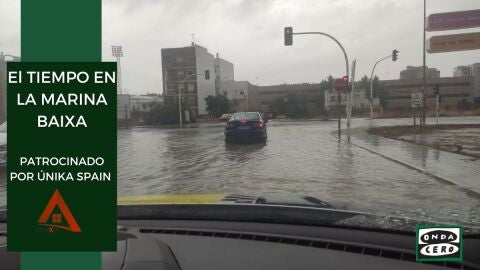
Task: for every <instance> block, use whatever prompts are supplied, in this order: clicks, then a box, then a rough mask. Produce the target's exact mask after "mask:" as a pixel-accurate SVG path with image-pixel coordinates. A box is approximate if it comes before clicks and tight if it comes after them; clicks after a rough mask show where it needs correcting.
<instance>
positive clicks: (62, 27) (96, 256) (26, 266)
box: [8, 0, 116, 270]
mask: <svg viewBox="0 0 480 270" xmlns="http://www.w3.org/2000/svg"><path fill="white" fill-rule="evenodd" d="M101 4H102V3H101V0H42V1H38V0H21V57H22V61H26V62H32V61H33V62H37V61H44V62H45V61H46V62H54V61H58V62H71V61H76V62H100V61H101V13H102V11H101ZM55 66H56V67H58V66H57V65H55ZM102 87H103V86H102ZM9 90H10V89H9ZM78 90H80V89H78V88H77V91H78ZM101 90H106V89H105V88H102V89H101ZM112 91H114V90H113V87H112ZM113 93H116V91H114V92H113ZM112 101H114V100H110V102H112ZM9 107H10V106H9ZM84 109H86V108H84ZM51 110H55V109H51ZM108 110H109V109H108ZM13 113H14V112H13ZM97 113H99V114H100V113H103V112H99V111H98V112H97ZM8 117H9V119H8V122H9V131H8V140H9V151H8V154H9V155H10V154H13V153H12V152H14V151H16V150H15V149H17V148H16V146H15V148H14V147H13V144H12V138H13V137H17V136H18V137H21V138H19V141H20V139H24V140H25V138H26V137H27V135H28V140H29V141H31V146H33V147H36V146H43V145H45V142H43V141H41V140H40V139H39V137H38V136H39V135H38V132H36V131H30V133H28V134H22V133H24V132H27V131H26V130H25V131H22V132H21V133H16V132H15V130H12V129H10V125H12V123H14V122H20V123H21V122H22V121H27V119H22V117H23V116H19V115H15V114H12V112H11V111H9V115H8ZM108 117H111V116H105V118H108ZM100 118H102V117H100ZM89 122H90V121H89ZM30 125H31V123H30ZM113 125H115V120H113V119H110V120H108V121H107V122H104V123H103V125H102V126H103V127H102V129H101V130H107V129H108V126H110V129H109V131H110V132H108V133H107V134H102V133H101V130H98V131H97V132H96V136H95V138H93V139H92V137H91V136H89V137H84V138H80V136H79V135H80V134H79V133H76V132H73V133H72V135H69V134H68V131H64V133H63V135H62V136H58V135H59V134H58V135H52V136H53V137H52V138H51V140H50V142H53V141H57V142H58V143H56V144H55V146H54V147H51V148H48V149H50V150H49V151H57V153H58V152H61V153H63V155H65V154H66V153H68V152H69V151H67V149H66V147H70V146H75V145H77V144H79V145H82V146H83V147H86V148H84V149H85V151H87V150H88V151H90V150H92V151H93V149H92V147H93V146H96V147H100V149H104V150H102V152H103V153H105V154H106V155H110V154H112V153H110V152H111V151H115V152H114V153H113V154H116V148H115V149H113V148H112V146H111V145H110V144H108V143H107V144H108V147H106V148H108V149H110V150H107V149H105V148H104V147H105V146H104V145H101V146H100V145H99V144H98V143H97V144H95V140H97V139H99V140H102V139H105V142H106V141H107V139H108V140H109V141H110V143H114V145H115V147H116V134H112V130H114V127H112V126H113ZM34 126H35V124H33V125H32V126H30V127H31V128H32V129H33V127H34ZM103 128H104V129H103ZM93 129H95V128H92V130H93ZM93 132H94V131H93ZM93 132H92V134H93ZM115 132H116V131H115ZM40 136H42V135H41V134H40ZM43 136H46V135H45V134H44V135H43ZM89 140H90V141H92V142H93V144H89V143H88V141H89ZM60 142H62V143H60ZM67 142H68V143H67ZM65 143H67V144H66V145H64V144H65ZM18 149H19V151H20V149H22V147H21V146H20V148H18ZM23 149H25V148H23ZM34 149H38V148H31V150H32V151H33V150H34ZM46 149H47V148H46ZM61 149H63V150H61ZM77 149H80V147H78V148H77ZM29 151H30V150H29ZM37 151H38V150H37ZM49 151H46V152H43V155H51V154H52V153H53V152H49ZM77 151H79V150H77ZM83 153H84V154H86V152H83ZM14 154H17V155H19V154H21V153H14ZM115 160H116V156H115ZM109 162H111V161H110V160H109ZM11 165H14V163H13V162H9V163H8V167H9V170H12V169H13V167H11ZM108 166H109V169H111V168H112V166H115V170H114V174H113V175H112V177H113V179H114V182H113V183H114V184H115V185H116V175H115V172H116V163H115V164H112V163H110V164H109V165H108ZM83 184H85V183H83ZM49 185H50V184H47V185H46V186H49ZM59 185H60V186H61V185H63V184H59ZM75 185H78V186H79V187H78V188H73V187H72V189H70V188H69V189H68V190H66V191H63V190H61V195H62V198H63V199H64V201H65V202H66V204H67V205H68V207H69V210H70V211H71V212H72V214H73V215H74V216H75V218H76V221H77V223H78V224H77V225H78V226H79V227H80V228H81V229H82V233H83V231H84V228H85V226H84V221H82V219H83V217H77V215H80V216H81V215H83V214H81V213H79V211H80V212H83V211H84V210H95V208H97V207H101V206H99V205H98V204H96V203H94V202H93V201H94V200H93V199H96V197H95V196H96V195H95V196H93V194H92V192H93V193H96V192H97V191H98V192H100V190H97V191H96V187H93V186H92V188H84V187H81V186H82V185H81V183H78V184H75ZM101 185H104V184H100V186H101ZM53 186H56V184H53V185H50V191H48V192H47V191H45V194H46V193H49V194H48V196H47V198H43V196H40V193H43V191H41V190H42V188H39V189H38V191H35V195H33V196H30V195H29V194H23V195H21V198H15V196H14V194H15V193H14V192H15V191H13V192H11V191H12V190H15V188H11V186H9V187H8V189H9V191H8V200H9V201H8V207H9V212H8V215H9V243H8V244H9V249H10V248H11V246H10V244H11V243H10V239H12V238H15V237H17V236H18V235H20V234H21V236H19V237H20V238H18V239H19V241H24V239H25V238H26V237H27V235H26V234H28V233H29V232H21V231H20V230H17V234H18V235H17V236H15V229H12V227H17V226H27V225H24V224H22V225H20V224H16V223H15V222H12V223H11V222H10V215H13V216H15V214H13V213H15V210H13V211H12V210H11V209H10V207H12V208H14V209H15V206H14V205H11V204H10V203H11V200H17V199H18V201H22V203H23V204H24V205H25V208H26V209H27V208H28V210H27V211H28V212H30V211H31V212H34V211H37V210H38V209H40V208H42V207H40V205H41V204H44V203H46V202H48V201H49V199H50V197H51V196H52V194H50V193H52V188H53ZM105 186H107V185H105ZM19 188H20V189H19V190H20V192H23V190H22V189H21V187H20V186H19ZM46 189H47V188H46ZM99 189H102V187H99ZM104 189H107V191H105V192H106V193H105V196H106V197H108V199H105V202H106V203H107V206H108V205H110V206H111V205H112V204H115V200H116V197H115V196H116V190H115V194H113V193H112V191H111V189H110V188H108V187H104ZM25 192H27V190H25ZM72 196H73V197H72ZM92 196H93V197H92ZM40 197H42V198H41V199H40ZM80 198H81V200H82V202H80V201H77V200H79V199H80ZM37 200H38V201H37ZM92 200H93V201H92ZM83 203H86V204H83ZM82 204H83V205H82ZM92 205H94V206H92ZM20 207H21V206H20ZM34 209H35V210H34ZM58 209H59V207H58V206H55V209H54V211H58ZM43 210H44V209H43ZM43 210H40V211H43ZM104 210H105V209H104ZM112 211H113V212H112ZM114 212H115V209H110V210H108V211H107V212H106V213H102V214H100V212H97V213H96V214H93V215H92V216H91V217H89V218H88V219H91V221H90V222H91V224H93V223H94V222H95V220H94V219H95V218H98V215H107V216H108V218H109V219H111V218H113V219H115V216H116V213H114ZM40 214H42V213H40ZM40 214H39V213H35V214H34V215H33V216H31V217H28V216H27V214H26V213H24V215H25V216H23V217H18V218H19V219H20V220H27V219H29V220H34V221H35V223H37V222H38V219H39V216H38V215H40ZM56 217H57V221H58V216H56ZM62 217H63V216H62ZM50 221H52V220H51V219H50V220H49V222H50ZM63 221H64V219H62V222H63ZM104 226H114V224H107V225H104ZM87 227H88V226H87ZM100 227H101V226H100ZM100 227H99V228H100ZM93 230H95V229H93ZM110 230H111V231H110V232H108V233H107V234H106V235H103V236H102V239H108V238H112V237H113V234H114V231H115V229H114V228H113V229H112V228H111V229H110ZM11 233H12V234H13V236H12V235H10V234H11ZM30 233H31V232H30ZM54 234H55V236H53V235H52V236H50V237H57V238H64V241H68V237H69V236H68V235H65V234H63V235H62V234H58V233H54ZM94 234H97V235H100V232H99V231H98V232H96V233H94ZM37 237H40V238H41V239H39V238H37ZM45 238H48V236H38V235H37V236H33V238H30V239H29V241H30V242H40V243H43V242H44V241H45ZM92 238H93V237H92ZM50 240H51V239H49V240H48V242H51V241H50ZM56 241H60V240H56ZM91 241H94V242H97V239H95V240H91V239H90V240H88V241H85V243H84V244H82V245H91V244H92V243H91ZM110 241H114V240H112V239H111V240H109V241H105V243H104V245H102V244H99V246H98V248H97V249H95V248H94V249H92V250H99V249H101V248H107V249H115V248H116V247H115V245H114V243H113V244H112V243H107V242H110ZM54 242H55V241H54ZM87 242H89V243H87ZM100 242H102V241H100ZM21 245H22V243H21V242H20V243H18V245H15V244H14V245H13V248H14V249H15V247H16V248H20V247H21ZM82 245H75V247H76V248H79V247H80V246H82ZM49 246H50V247H51V246H52V244H48V243H46V244H45V245H41V248H45V249H48V247H49ZM100 246H102V247H100ZM107 246H108V247H107ZM29 249H31V250H34V249H36V247H35V245H32V246H31V248H26V249H21V250H22V251H26V250H29ZM52 249H53V250H59V249H58V248H54V247H52ZM60 250H65V249H63V248H62V249H60ZM21 265H22V269H23V270H30V269H101V256H100V252H66V251H60V252H53V251H52V252H22V254H21Z"/></svg>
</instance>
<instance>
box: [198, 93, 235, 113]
mask: <svg viewBox="0 0 480 270" xmlns="http://www.w3.org/2000/svg"><path fill="white" fill-rule="evenodd" d="M205 102H206V103H207V111H208V114H210V116H212V117H219V116H221V115H222V114H224V113H228V112H231V111H232V107H233V106H232V102H231V101H230V100H229V99H228V98H227V97H226V96H223V95H218V96H207V97H206V98H205Z"/></svg>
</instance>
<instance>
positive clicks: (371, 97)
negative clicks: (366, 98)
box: [370, 54, 393, 119]
mask: <svg viewBox="0 0 480 270" xmlns="http://www.w3.org/2000/svg"><path fill="white" fill-rule="evenodd" d="M392 55H393V54H390V55H389V56H386V57H384V58H382V59H380V60H378V61H377V62H376V63H375V65H373V68H372V74H371V75H370V119H373V73H374V72H375V67H377V64H378V63H380V62H382V61H384V60H387V59H388V58H390V57H392Z"/></svg>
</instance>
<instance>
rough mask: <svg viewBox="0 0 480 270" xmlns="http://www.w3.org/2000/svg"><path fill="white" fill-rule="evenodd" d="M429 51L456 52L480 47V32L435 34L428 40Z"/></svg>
mask: <svg viewBox="0 0 480 270" xmlns="http://www.w3.org/2000/svg"><path fill="white" fill-rule="evenodd" d="M426 45H427V52H429V53H439V52H455V51H466V50H476V49H480V32H477V33H465V34H455V35H445V36H434V37H431V38H429V39H428V40H427V44H426Z"/></svg>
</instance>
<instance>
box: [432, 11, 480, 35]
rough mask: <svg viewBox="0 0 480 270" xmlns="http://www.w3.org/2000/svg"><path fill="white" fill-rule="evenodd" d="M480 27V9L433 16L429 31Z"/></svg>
mask: <svg viewBox="0 0 480 270" xmlns="http://www.w3.org/2000/svg"><path fill="white" fill-rule="evenodd" d="M478 26H480V9H475V10H464V11H457V12H447V13H437V14H431V15H429V16H428V19H427V29H426V30H427V31H443V30H452V29H462V28H472V27H478Z"/></svg>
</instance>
